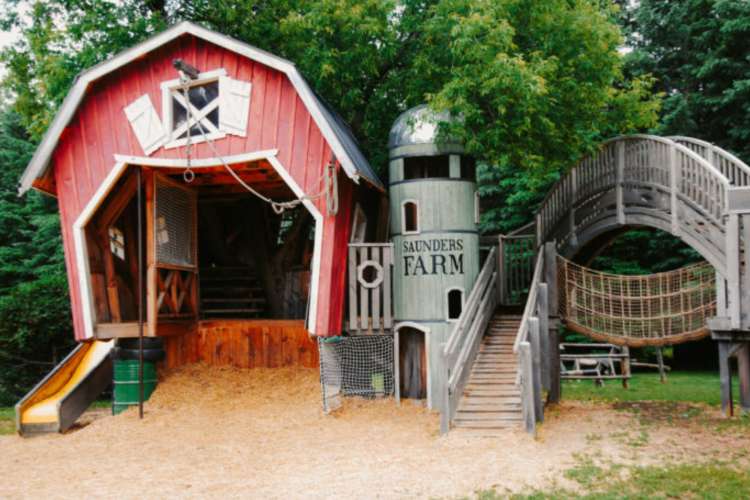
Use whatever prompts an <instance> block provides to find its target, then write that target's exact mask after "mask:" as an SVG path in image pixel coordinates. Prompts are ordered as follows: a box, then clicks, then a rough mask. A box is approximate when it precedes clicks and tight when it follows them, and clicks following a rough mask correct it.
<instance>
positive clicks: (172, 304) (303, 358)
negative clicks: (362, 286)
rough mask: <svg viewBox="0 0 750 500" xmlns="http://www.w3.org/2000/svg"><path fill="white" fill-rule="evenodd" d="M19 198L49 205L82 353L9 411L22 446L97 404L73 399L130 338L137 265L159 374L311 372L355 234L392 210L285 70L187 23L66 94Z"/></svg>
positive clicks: (332, 121)
mask: <svg viewBox="0 0 750 500" xmlns="http://www.w3.org/2000/svg"><path fill="white" fill-rule="evenodd" d="M175 60H181V61H183V63H186V64H183V65H182V66H180V65H179V64H175ZM191 67H192V68H191ZM178 69H182V79H181V76H180V72H179V71H178ZM192 69H197V73H193V71H192ZM188 127H190V128H189V129H188ZM30 188H34V189H37V190H40V191H43V192H45V193H48V194H50V195H52V196H56V197H57V199H58V203H59V207H60V220H61V225H62V233H63V242H64V245H65V261H66V266H67V272H68V280H69V284H70V298H71V305H72V313H73V324H74V329H75V337H76V339H77V340H79V341H81V342H82V344H81V345H82V346H83V347H81V348H79V349H78V350H76V352H74V353H73V354H71V356H70V357H69V358H68V359H67V360H66V361H65V362H64V363H63V365H65V366H61V367H60V368H59V369H58V370H56V371H55V372H53V373H52V374H51V375H50V376H49V377H47V378H46V379H45V380H44V381H42V382H41V383H40V385H39V386H38V387H37V388H36V389H35V390H34V391H32V393H31V394H30V395H29V396H27V397H26V398H24V400H22V401H21V402H20V403H19V406H18V412H17V415H18V422H17V423H18V425H19V430H21V429H23V428H28V429H33V428H34V427H35V426H36V428H38V429H39V430H61V429H64V428H65V427H67V426H68V425H69V424H70V423H72V421H74V420H75V418H76V417H77V416H78V413H80V411H82V407H83V406H84V402H85V401H88V400H90V399H91V397H92V396H91V394H92V393H93V392H96V391H97V390H101V389H100V388H99V387H98V386H97V387H94V386H88V387H87V386H86V384H84V383H80V382H81V381H82V380H84V379H86V378H92V377H93V378H96V376H97V375H96V373H97V370H99V367H100V366H102V363H104V361H103V360H105V359H108V356H107V352H108V351H109V349H110V348H111V345H112V344H113V342H111V341H110V342H107V340H108V339H121V338H127V337H137V336H138V335H139V329H140V328H139V300H138V294H139V278H138V277H139V274H141V273H139V262H141V263H142V274H141V276H142V277H143V278H142V279H143V280H144V281H145V282H144V283H142V287H141V288H140V290H141V293H143V296H144V300H143V302H142V304H143V310H144V312H143V316H142V318H143V320H144V321H143V323H141V324H142V325H143V330H144V334H145V335H146V336H158V337H162V338H163V345H164V350H165V351H166V360H165V363H166V365H167V366H169V367H174V366H179V365H181V364H185V363H192V362H197V361H204V362H207V363H212V364H231V365H235V366H240V367H259V366H265V367H276V366H283V365H302V366H310V367H314V366H318V363H319V357H318V347H317V342H316V341H315V340H314V338H313V336H319V337H330V336H337V335H340V333H341V329H342V324H343V314H344V307H345V302H346V299H345V292H346V283H345V278H346V266H345V265H344V264H343V263H345V262H346V261H347V251H348V248H347V246H348V243H349V242H350V239H351V238H352V228H353V227H354V228H356V231H355V232H356V233H358V234H357V235H356V237H357V238H362V237H363V234H360V233H361V232H362V231H366V232H367V233H368V234H369V235H370V237H375V236H376V232H379V231H381V230H385V222H384V221H385V219H386V217H385V216H383V215H382V214H383V210H384V209H387V206H386V205H385V204H384V203H383V200H384V193H383V186H382V184H381V183H380V181H379V180H378V178H377V177H376V175H375V174H374V173H373V171H372V168H371V167H370V165H369V164H368V162H367V160H366V159H365V158H364V156H363V155H362V153H361V152H360V151H359V149H358V147H357V144H356V141H355V140H354V138H353V136H352V134H351V132H350V131H349V129H348V128H347V126H346V125H345V124H344V123H343V122H342V120H341V119H340V117H338V115H336V113H335V112H334V111H333V110H331V109H330V108H329V107H328V106H327V105H326V103H325V102H323V101H322V99H321V98H319V97H318V96H316V94H315V93H314V92H313V90H312V89H311V88H310V86H309V85H308V83H307V82H306V81H305V80H304V78H303V77H302V76H301V75H300V73H299V72H298V71H297V69H296V68H295V66H294V65H293V64H292V63H291V62H289V61H287V60H284V59H282V58H279V57H277V56H274V55H272V54H269V53H267V52H264V51H261V50H259V49H257V48H254V47H251V46H249V45H247V44H244V43H242V42H239V41H237V40H234V39H231V38H229V37H226V36H223V35H221V34H219V33H216V32H213V31H210V30H207V29H205V28H202V27H200V26H197V25H194V24H191V23H182V24H179V25H176V26H174V27H172V28H170V29H168V30H167V31H164V32H162V33H160V34H158V35H156V36H154V37H152V38H150V39H149V40H147V41H145V42H143V43H141V44H140V45H137V46H135V47H133V48H131V49H129V50H127V51H125V52H122V53H120V54H118V55H116V56H115V57H113V58H112V59H110V60H108V61H105V62H103V63H101V64H99V65H97V66H95V67H93V68H91V69H89V70H88V71H86V72H84V73H83V74H81V75H80V76H79V77H78V79H77V81H76V82H75V84H74V86H73V88H72V90H71V91H70V93H69V95H68V96H67V98H66V99H65V101H64V103H63V105H62V107H61V109H60V111H59V112H58V114H57V116H56V117H55V119H54V121H53V123H52V125H51V126H50V127H49V130H48V131H47V134H46V135H45V137H44V139H43V141H42V143H41V144H40V146H39V148H38V150H37V151H36V154H35V155H34V157H33V159H32V161H31V163H30V164H29V166H28V167H27V169H26V171H25V173H24V175H23V177H22V179H21V188H20V191H21V193H24V192H26V191H27V190H28V189H30ZM251 190H252V191H251ZM270 200H272V201H273V203H271V201H270ZM288 202H292V203H291V204H289V203H288ZM295 205H299V206H295ZM365 220H367V221H370V224H369V225H368V226H367V227H366V228H365V225H364V221H365ZM379 220H380V221H381V222H380V223H379V222H378V221H379ZM377 237H378V238H379V240H378V241H383V240H384V239H385V235H384V234H378V235H377ZM139 241H140V242H141V247H140V249H139V247H138V246H139V245H138V242H139ZM139 253H141V255H142V257H141V258H140V260H139ZM97 341H98V342H97ZM93 345H100V346H103V347H99V348H98V349H93V348H91V346H93ZM86 349H88V351H86ZM66 363H67V364H66ZM109 370H110V371H109V372H108V373H109V374H110V375H108V376H107V375H101V374H100V375H99V378H100V379H101V380H102V381H101V384H106V383H109V381H111V368H109ZM105 372H106V370H104V369H102V370H101V373H105ZM56 373H58V374H59V373H63V374H66V375H55V374H56ZM107 377H110V378H109V379H108V380H106V379H107ZM101 384H100V385H101ZM84 393H85V394H84ZM93 397H95V396H93ZM45 408H46V409H45Z"/></svg>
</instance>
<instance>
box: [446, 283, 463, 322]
mask: <svg viewBox="0 0 750 500" xmlns="http://www.w3.org/2000/svg"><path fill="white" fill-rule="evenodd" d="M463 308H464V291H463V290H461V289H460V288H453V289H451V290H448V320H449V321H451V320H457V319H458V318H460V317H461V312H462V311H463Z"/></svg>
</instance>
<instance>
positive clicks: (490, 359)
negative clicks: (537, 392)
mask: <svg viewBox="0 0 750 500" xmlns="http://www.w3.org/2000/svg"><path fill="white" fill-rule="evenodd" d="M520 322H521V317H520V316H516V315H513V316H510V315H500V314H498V315H496V316H495V317H494V318H493V319H492V321H491V322H490V325H489V328H488V329H487V333H486V334H485V336H484V339H483V340H482V345H481V347H480V348H479V354H477V359H476V361H475V362H474V366H473V367H472V371H471V375H470V377H469V381H468V383H467V384H466V388H465V389H464V394H463V397H462V398H461V402H460V403H459V405H458V411H457V412H456V418H455V420H454V426H455V427H456V428H459V429H461V428H463V429H472V430H475V431H477V432H480V433H484V432H487V431H494V430H499V429H507V428H518V427H520V425H521V422H522V415H521V393H520V391H519V389H518V387H517V386H516V370H517V361H516V355H515V354H513V342H514V340H515V338H516V333H517V332H518V327H519V325H520Z"/></svg>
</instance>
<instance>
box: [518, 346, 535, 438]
mask: <svg viewBox="0 0 750 500" xmlns="http://www.w3.org/2000/svg"><path fill="white" fill-rule="evenodd" d="M518 358H519V364H520V365H521V380H522V384H521V407H522V412H523V422H524V427H525V428H526V432H528V433H529V434H533V433H534V431H535V430H536V417H535V416H534V406H535V405H534V394H533V392H534V390H533V379H534V373H533V372H534V368H533V366H532V365H533V362H532V355H531V346H530V345H529V343H528V342H521V345H520V346H518Z"/></svg>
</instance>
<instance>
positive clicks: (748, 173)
mask: <svg viewBox="0 0 750 500" xmlns="http://www.w3.org/2000/svg"><path fill="white" fill-rule="evenodd" d="M669 138H670V139H672V140H673V141H674V142H676V143H678V144H682V145H684V146H686V147H687V148H688V149H691V150H693V151H695V152H696V153H697V154H698V155H700V156H701V157H703V158H704V159H705V160H706V161H708V162H709V163H711V164H712V165H714V166H715V167H716V168H717V169H718V170H719V171H720V172H721V173H722V174H723V175H724V176H725V177H726V178H727V179H728V180H729V182H730V183H731V184H732V185H734V186H748V185H750V166H748V165H747V164H746V163H745V162H743V161H742V160H740V159H739V158H737V157H736V156H735V155H733V154H732V153H730V152H729V151H727V150H726V149H723V148H721V147H719V146H717V145H716V144H712V143H710V142H708V141H703V140H700V139H696V138H694V137H686V136H682V135H673V136H670V137H669ZM697 149H699V150H700V151H701V152H699V151H698V150H697ZM709 153H710V154H711V156H709ZM716 157H718V160H719V161H718V162H717V161H716ZM716 163H718V165H716Z"/></svg>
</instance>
